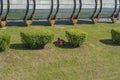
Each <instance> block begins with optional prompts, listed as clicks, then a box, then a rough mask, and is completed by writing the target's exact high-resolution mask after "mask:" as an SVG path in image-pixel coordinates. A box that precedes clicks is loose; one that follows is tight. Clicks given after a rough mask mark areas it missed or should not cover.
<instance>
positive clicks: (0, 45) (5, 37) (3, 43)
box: [0, 30, 11, 51]
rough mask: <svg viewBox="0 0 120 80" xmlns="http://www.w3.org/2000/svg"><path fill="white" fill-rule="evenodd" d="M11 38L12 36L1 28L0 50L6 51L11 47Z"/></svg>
mask: <svg viewBox="0 0 120 80" xmlns="http://www.w3.org/2000/svg"><path fill="white" fill-rule="evenodd" d="M10 39H11V36H10V35H9V34H8V33H7V32H5V31H1V30H0V51H5V50H6V49H8V48H9V47H10Z"/></svg>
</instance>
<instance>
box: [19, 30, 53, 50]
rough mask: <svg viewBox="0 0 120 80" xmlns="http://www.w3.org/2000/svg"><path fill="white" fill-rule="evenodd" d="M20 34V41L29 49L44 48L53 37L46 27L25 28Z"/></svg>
mask: <svg viewBox="0 0 120 80" xmlns="http://www.w3.org/2000/svg"><path fill="white" fill-rule="evenodd" d="M20 35H21V39H22V42H23V43H24V44H25V45H26V47H28V48H31V49H38V48H44V46H45V45H46V44H47V43H49V42H51V41H52V39H53V37H54V34H53V32H52V31H51V30H48V29H27V30H25V31H22V32H21V33H20Z"/></svg>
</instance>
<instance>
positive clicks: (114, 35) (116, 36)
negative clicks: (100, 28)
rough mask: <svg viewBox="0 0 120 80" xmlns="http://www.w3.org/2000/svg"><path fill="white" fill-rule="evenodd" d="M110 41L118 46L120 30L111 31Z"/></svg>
mask: <svg viewBox="0 0 120 80" xmlns="http://www.w3.org/2000/svg"><path fill="white" fill-rule="evenodd" d="M111 35H112V41H113V42H114V43H116V44H120V30H115V29H112V30H111Z"/></svg>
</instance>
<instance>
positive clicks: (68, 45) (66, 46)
mask: <svg viewBox="0 0 120 80" xmlns="http://www.w3.org/2000/svg"><path fill="white" fill-rule="evenodd" d="M53 44H54V45H55V46H56V47H58V48H65V49H74V48H79V47H73V46H71V45H70V43H69V42H65V44H64V45H63V46H62V47H60V46H59V45H58V42H57V41H55V42H53Z"/></svg>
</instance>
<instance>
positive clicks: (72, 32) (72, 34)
mask: <svg viewBox="0 0 120 80" xmlns="http://www.w3.org/2000/svg"><path fill="white" fill-rule="evenodd" d="M66 37H67V39H68V42H69V43H70V45H71V46H72V47H79V46H80V45H82V44H83V42H84V41H85V39H86V33H85V32H83V31H80V30H78V29H69V30H67V31H66Z"/></svg>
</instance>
